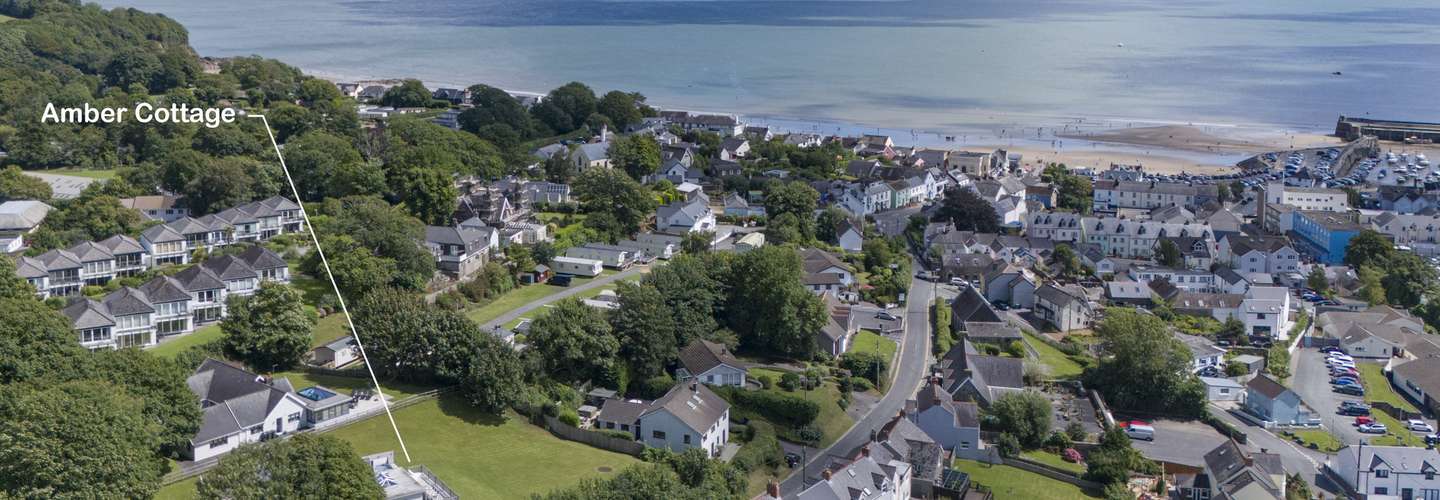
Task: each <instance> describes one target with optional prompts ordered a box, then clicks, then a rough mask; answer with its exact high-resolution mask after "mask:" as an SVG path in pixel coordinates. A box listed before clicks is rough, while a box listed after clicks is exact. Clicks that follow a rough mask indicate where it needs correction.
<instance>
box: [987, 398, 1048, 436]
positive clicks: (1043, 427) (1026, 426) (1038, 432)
mask: <svg viewBox="0 0 1440 500" xmlns="http://www.w3.org/2000/svg"><path fill="white" fill-rule="evenodd" d="M987 413H988V414H989V415H990V416H991V417H992V419H991V420H992V421H993V422H995V424H996V426H997V428H998V430H1000V431H1001V432H1003V433H1006V434H1009V435H1010V436H1011V437H1013V438H1015V439H1016V440H1017V441H1018V442H1019V443H1020V444H1021V445H1023V446H1024V447H1025V448H1027V449H1030V448H1038V447H1040V446H1042V445H1044V444H1045V440H1046V438H1047V437H1049V436H1050V435H1051V434H1050V425H1051V423H1053V421H1054V416H1053V415H1052V413H1053V410H1052V409H1051V407H1050V400H1049V399H1048V398H1046V397H1045V396H1044V395H1043V394H1040V393H1038V392H1035V391H1024V392H1014V393H1009V394H1006V395H1004V396H1001V397H999V398H998V399H996V400H995V402H994V403H992V404H991V405H990V409H989V411H988V412H987Z"/></svg>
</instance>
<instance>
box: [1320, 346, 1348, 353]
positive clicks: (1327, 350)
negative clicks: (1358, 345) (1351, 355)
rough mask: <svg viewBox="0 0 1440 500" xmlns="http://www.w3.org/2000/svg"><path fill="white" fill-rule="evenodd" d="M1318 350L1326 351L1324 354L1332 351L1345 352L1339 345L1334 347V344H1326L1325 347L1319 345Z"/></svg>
mask: <svg viewBox="0 0 1440 500" xmlns="http://www.w3.org/2000/svg"><path fill="white" fill-rule="evenodd" d="M1320 352H1323V353H1326V354H1329V353H1332V352H1338V353H1341V354H1344V353H1345V351H1342V350H1340V348H1339V347H1335V346H1333V345H1327V346H1325V347H1321V348H1320Z"/></svg>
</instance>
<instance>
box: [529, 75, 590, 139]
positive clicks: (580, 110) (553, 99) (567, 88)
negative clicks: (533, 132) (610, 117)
mask: <svg viewBox="0 0 1440 500" xmlns="http://www.w3.org/2000/svg"><path fill="white" fill-rule="evenodd" d="M545 102H546V103H549V104H550V106H553V107H554V108H556V109H558V110H559V111H560V112H561V113H563V114H564V115H565V117H566V118H568V119H569V123H570V125H571V126H570V128H568V129H562V128H561V127H557V126H555V125H553V124H552V125H551V128H554V129H555V132H557V133H562V134H563V133H565V132H569V131H571V130H574V129H575V128H578V127H579V126H580V125H581V124H583V123H585V120H586V119H587V118H589V117H590V115H591V114H593V113H595V104H596V101H595V91H593V90H590V87H587V86H585V84H583V83H580V82H570V83H567V84H565V85H561V86H559V87H556V88H555V90H551V91H550V94H549V95H547V96H546V97H545ZM542 120H543V118H542Z"/></svg>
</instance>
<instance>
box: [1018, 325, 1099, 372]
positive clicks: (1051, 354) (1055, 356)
mask: <svg viewBox="0 0 1440 500" xmlns="http://www.w3.org/2000/svg"><path fill="white" fill-rule="evenodd" d="M1022 335H1024V336H1025V342H1027V343H1029V344H1030V347H1032V348H1034V349H1035V352H1038V353H1040V364H1042V365H1045V366H1046V367H1048V368H1049V369H1050V376H1051V377H1053V378H1061V379H1070V378H1075V377H1078V376H1080V373H1081V372H1083V371H1085V368H1084V367H1082V366H1080V364H1079V363H1076V362H1075V361H1074V360H1071V359H1070V357H1069V356H1066V355H1065V353H1063V352H1060V350H1059V349H1056V348H1055V347H1054V346H1051V345H1050V344H1047V343H1045V341H1043V340H1040V339H1038V338H1035V336H1034V335H1031V334H1029V333H1024V332H1022Z"/></svg>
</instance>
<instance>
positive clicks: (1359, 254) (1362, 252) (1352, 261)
mask: <svg viewBox="0 0 1440 500" xmlns="http://www.w3.org/2000/svg"><path fill="white" fill-rule="evenodd" d="M1394 254H1395V245H1394V244H1393V243H1391V242H1390V240H1389V239H1388V238H1386V237H1385V235H1383V234H1380V233H1379V232H1377V231H1375V230H1373V229H1366V230H1363V231H1360V234H1357V235H1355V237H1354V238H1350V244H1349V245H1347V246H1346V247H1345V264H1347V265H1349V266H1350V267H1353V268H1355V269H1360V268H1362V267H1365V266H1378V267H1377V268H1379V269H1384V268H1385V266H1384V264H1385V263H1386V262H1389V261H1390V258H1391V257H1392V256H1393V255H1394Z"/></svg>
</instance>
